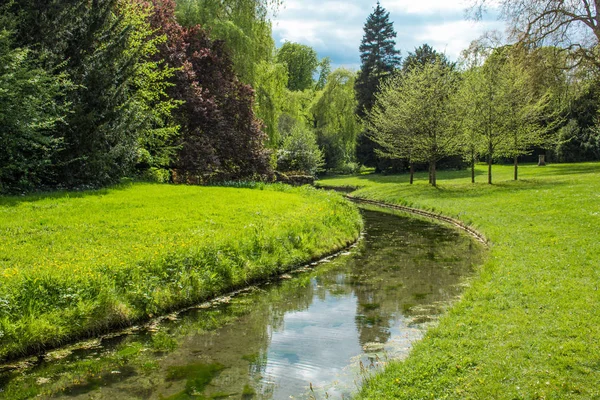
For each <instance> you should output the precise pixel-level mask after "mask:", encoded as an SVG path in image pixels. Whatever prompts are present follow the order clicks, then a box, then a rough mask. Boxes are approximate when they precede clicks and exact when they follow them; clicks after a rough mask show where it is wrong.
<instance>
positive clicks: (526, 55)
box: [456, 46, 561, 183]
mask: <svg viewBox="0 0 600 400" xmlns="http://www.w3.org/2000/svg"><path fill="white" fill-rule="evenodd" d="M478 56H479V55H474V56H473V57H478ZM535 56H536V54H535V53H532V52H529V51H525V50H523V49H520V48H518V47H511V46H505V47H502V48H497V49H494V50H493V51H491V53H489V54H486V57H487V58H486V60H485V62H484V63H483V65H481V66H477V65H472V67H471V68H470V69H469V70H467V71H466V72H465V73H464V80H463V84H462V87H461V90H460V93H459V94H458V96H457V98H456V102H457V103H458V104H457V105H459V107H460V108H462V115H463V117H464V119H465V121H464V125H463V128H464V132H465V141H464V142H465V153H467V154H469V158H470V161H471V162H472V163H473V162H474V161H475V159H476V156H477V155H478V154H481V155H484V156H486V157H487V159H488V169H489V171H488V183H491V182H492V160H493V159H494V158H498V157H510V158H513V159H514V163H515V175H514V178H515V179H517V165H518V161H517V160H518V157H519V156H522V155H526V154H530V153H531V151H532V149H533V148H534V146H541V145H544V144H545V143H553V142H555V140H554V139H553V137H552V136H553V133H554V132H555V126H556V125H557V124H558V123H560V122H561V119H560V118H559V115H558V113H557V112H555V110H554V108H556V105H555V103H556V101H555V100H554V98H555V97H556V96H557V93H555V91H556V87H557V85H556V84H551V83H544V82H543V79H544V77H547V76H548V74H545V75H544V73H543V71H541V70H540V68H532V67H531V59H532V58H533V57H535ZM535 64H536V63H534V65H535ZM546 145H547V146H550V145H549V144H546Z"/></svg>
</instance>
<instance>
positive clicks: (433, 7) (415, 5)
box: [381, 0, 469, 15]
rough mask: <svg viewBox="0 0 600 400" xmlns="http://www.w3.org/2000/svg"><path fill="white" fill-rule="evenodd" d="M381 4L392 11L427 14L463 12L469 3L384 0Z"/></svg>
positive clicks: (462, 1)
mask: <svg viewBox="0 0 600 400" xmlns="http://www.w3.org/2000/svg"><path fill="white" fill-rule="evenodd" d="M381 5H382V6H383V7H384V8H385V9H386V10H388V11H390V12H397V13H407V14H421V15H427V14H436V13H447V12H453V13H461V12H463V11H464V10H465V9H466V8H467V7H468V6H469V3H468V2H467V1H466V0H384V1H383V2H382V3H381Z"/></svg>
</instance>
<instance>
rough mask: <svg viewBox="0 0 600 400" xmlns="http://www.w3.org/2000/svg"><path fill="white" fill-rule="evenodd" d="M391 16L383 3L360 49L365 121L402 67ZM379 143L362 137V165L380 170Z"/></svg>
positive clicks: (359, 89)
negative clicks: (384, 85)
mask: <svg viewBox="0 0 600 400" xmlns="http://www.w3.org/2000/svg"><path fill="white" fill-rule="evenodd" d="M389 16H390V15H389V12H387V11H386V10H385V9H384V8H383V7H381V5H380V4H379V1H378V2H377V6H376V7H375V10H373V12H372V13H371V14H370V15H369V16H368V18H367V21H366V22H365V26H364V32H365V33H364V35H363V38H362V41H361V44H360V47H359V50H360V60H361V67H360V72H359V74H358V77H357V79H356V83H355V90H356V99H357V101H358V104H357V106H356V114H357V115H358V116H359V117H360V118H361V119H362V118H365V117H366V116H367V114H368V113H369V112H370V111H371V108H372V107H373V104H375V96H376V93H377V91H378V90H379V86H380V84H381V83H382V82H383V81H384V80H385V79H386V78H387V77H389V76H390V75H391V74H392V73H393V72H394V71H395V70H396V69H397V68H398V67H399V66H400V61H401V58H400V51H399V50H396V48H395V46H396V42H395V40H394V38H395V37H396V32H395V31H394V24H393V23H392V22H391V21H390V20H389ZM375 148H376V145H375V143H374V142H373V141H372V140H371V139H370V138H369V135H368V132H363V134H361V135H360V136H359V137H358V149H357V157H358V161H359V162H361V163H362V164H364V165H366V166H370V167H375V166H378V159H377V156H376V154H375Z"/></svg>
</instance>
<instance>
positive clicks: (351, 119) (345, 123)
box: [312, 68, 362, 169]
mask: <svg viewBox="0 0 600 400" xmlns="http://www.w3.org/2000/svg"><path fill="white" fill-rule="evenodd" d="M355 80H356V74H355V73H353V72H351V71H349V70H347V69H343V68H339V69H336V70H335V71H333V72H332V73H331V74H330V75H329V76H328V78H327V84H326V85H325V88H324V90H323V92H322V93H321V94H320V96H319V97H318V98H317V99H316V101H315V102H314V103H313V105H312V114H313V117H314V126H315V131H316V134H317V141H318V143H319V146H320V147H321V148H322V149H324V156H325V167H326V168H327V169H337V168H341V167H343V166H344V165H346V164H348V163H351V162H354V161H355V160H356V138H357V136H358V134H359V133H360V131H361V128H362V127H361V124H360V122H359V120H358V118H357V117H356V115H355V114H354V110H355V109H356V106H357V102H356V98H355V92H354V82H355Z"/></svg>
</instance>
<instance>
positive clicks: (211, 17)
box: [177, 0, 288, 148]
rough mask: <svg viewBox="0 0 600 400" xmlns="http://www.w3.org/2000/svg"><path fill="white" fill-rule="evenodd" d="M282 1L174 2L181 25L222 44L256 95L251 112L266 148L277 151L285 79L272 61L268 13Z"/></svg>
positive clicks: (209, 0)
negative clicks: (196, 28)
mask: <svg viewBox="0 0 600 400" xmlns="http://www.w3.org/2000/svg"><path fill="white" fill-rule="evenodd" d="M281 3H282V0H177V19H178V21H179V23H180V24H181V25H184V26H195V25H198V24H199V25H202V26H203V27H204V28H205V29H206V30H207V31H208V32H209V34H210V37H211V38H212V39H219V40H223V41H224V42H225V47H226V49H227V50H228V52H229V55H230V57H231V59H232V61H233V67H234V71H235V73H236V75H237V77H238V78H239V79H240V81H242V82H243V83H246V84H248V85H251V86H252V87H253V88H254V90H255V93H256V102H255V105H254V112H255V113H256V116H257V117H258V118H259V119H260V120H261V121H262V122H263V129H264V131H265V132H266V133H267V135H268V137H269V141H268V143H267V145H268V146H269V147H271V148H275V147H277V143H278V142H279V140H280V138H279V135H278V133H277V121H278V120H279V116H280V114H281V113H280V108H281V107H280V105H281V103H282V102H283V98H282V96H283V89H284V88H285V86H286V85H287V82H288V75H287V72H286V71H285V66H284V65H283V64H278V63H277V62H276V61H275V57H274V55H275V43H274V41H273V37H272V32H271V22H270V20H269V13H274V12H276V11H277V8H278V7H279V5H280V4H281Z"/></svg>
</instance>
